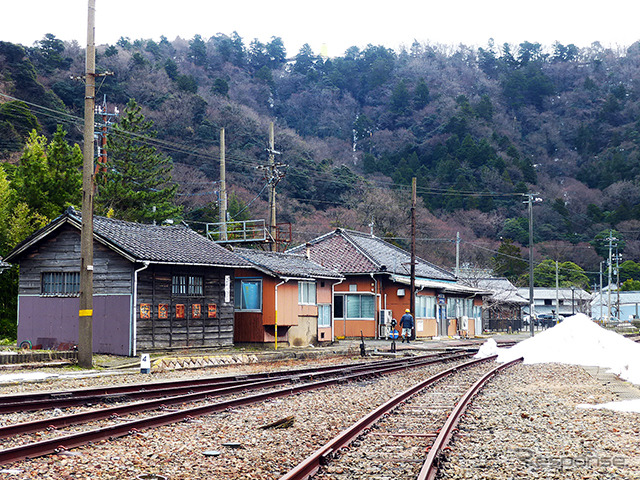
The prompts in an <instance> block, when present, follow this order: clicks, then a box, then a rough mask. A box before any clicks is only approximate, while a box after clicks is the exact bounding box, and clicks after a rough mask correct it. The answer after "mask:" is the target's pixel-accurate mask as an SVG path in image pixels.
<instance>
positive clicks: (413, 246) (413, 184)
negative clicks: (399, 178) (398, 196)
mask: <svg viewBox="0 0 640 480" xmlns="http://www.w3.org/2000/svg"><path fill="white" fill-rule="evenodd" d="M416 190H417V188H416V177H413V178H412V179H411V294H410V297H409V298H411V300H410V302H411V304H410V305H409V310H410V311H411V316H412V317H413V319H414V323H415V318H416ZM414 327H415V325H414ZM415 331H416V329H415V328H413V334H412V336H415Z"/></svg>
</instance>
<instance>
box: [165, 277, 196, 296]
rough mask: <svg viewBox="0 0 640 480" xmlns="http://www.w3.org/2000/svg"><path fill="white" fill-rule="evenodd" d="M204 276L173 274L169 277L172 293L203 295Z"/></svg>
mask: <svg viewBox="0 0 640 480" xmlns="http://www.w3.org/2000/svg"><path fill="white" fill-rule="evenodd" d="M203 286H204V278H203V277H202V276H199V275H174V276H173V277H172V279H171V293H172V294H173V295H189V296H202V295H204V288H203Z"/></svg>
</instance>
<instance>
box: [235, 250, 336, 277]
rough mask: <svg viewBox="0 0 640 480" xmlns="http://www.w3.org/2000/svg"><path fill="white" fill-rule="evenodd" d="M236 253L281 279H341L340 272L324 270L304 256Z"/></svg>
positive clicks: (250, 252)
mask: <svg viewBox="0 0 640 480" xmlns="http://www.w3.org/2000/svg"><path fill="white" fill-rule="evenodd" d="M234 253H236V254H237V255H239V256H241V257H242V258H244V259H245V260H248V261H249V262H251V263H253V264H254V265H256V266H258V267H261V268H262V269H264V270H267V271H268V272H271V273H273V274H274V275H277V276H279V277H293V278H335V279H338V278H341V275H340V274H339V273H338V272H336V271H334V270H330V269H328V268H324V267H323V266H321V265H318V264H317V263H315V262H312V261H311V260H309V259H308V258H307V257H305V256H303V255H296V254H293V253H279V252H265V251H263V250H253V249H249V248H236V249H235V250H234Z"/></svg>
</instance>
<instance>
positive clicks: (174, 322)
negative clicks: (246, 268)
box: [136, 265, 234, 351]
mask: <svg viewBox="0 0 640 480" xmlns="http://www.w3.org/2000/svg"><path fill="white" fill-rule="evenodd" d="M173 275H201V276H203V277H204V292H203V293H204V294H203V295H202V296H174V295H172V294H171V278H172V276H173ZM225 275H229V276H230V289H231V291H230V294H231V296H230V302H228V303H225V302H224V287H225ZM233 280H234V275H233V270H232V269H225V268H217V267H196V266H190V267H187V266H171V265H151V266H150V267H149V268H148V269H146V270H143V271H141V272H140V273H139V274H138V299H137V305H136V317H137V349H138V351H142V350H144V349H161V348H176V347H178V348H179V347H185V348H186V347H210V346H221V345H232V344H233ZM141 304H148V305H150V307H151V308H150V310H151V312H150V317H151V318H149V319H143V318H140V305H141ZM160 304H165V305H168V318H167V319H161V318H159V315H158V306H159V305H160ZM210 304H215V305H216V307H217V314H216V318H209V316H208V308H207V307H208V305H210ZM176 305H184V306H185V318H177V316H176ZM194 305H200V308H201V315H200V318H193V316H192V308H193V306H194Z"/></svg>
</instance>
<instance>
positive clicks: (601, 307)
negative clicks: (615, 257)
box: [600, 262, 604, 321]
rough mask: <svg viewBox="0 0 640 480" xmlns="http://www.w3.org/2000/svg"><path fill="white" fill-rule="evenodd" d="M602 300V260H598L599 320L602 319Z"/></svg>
mask: <svg viewBox="0 0 640 480" xmlns="http://www.w3.org/2000/svg"><path fill="white" fill-rule="evenodd" d="M603 303H604V302H603V301H602V262H600V321H602V307H603V306H604V305H603Z"/></svg>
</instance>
